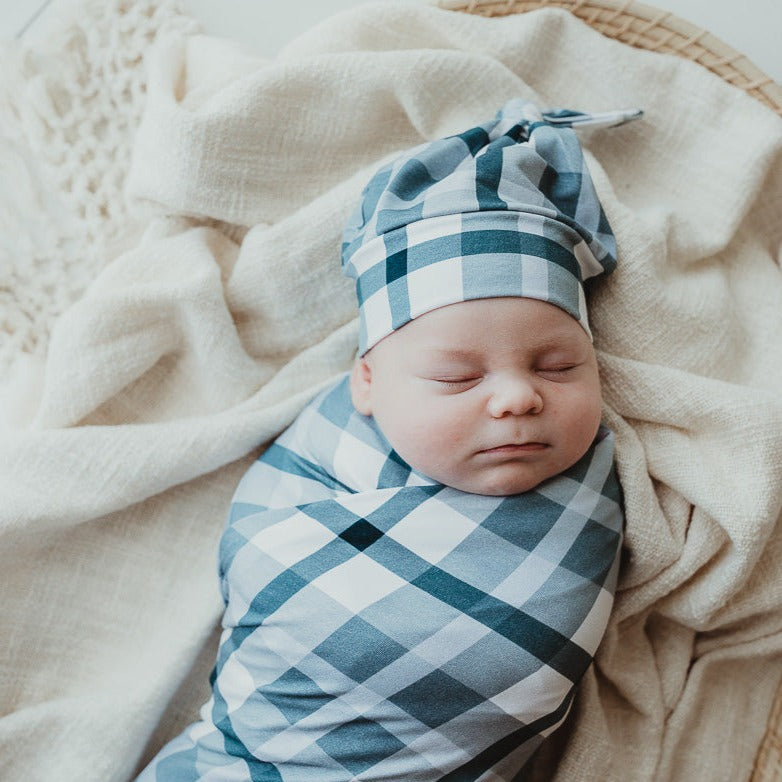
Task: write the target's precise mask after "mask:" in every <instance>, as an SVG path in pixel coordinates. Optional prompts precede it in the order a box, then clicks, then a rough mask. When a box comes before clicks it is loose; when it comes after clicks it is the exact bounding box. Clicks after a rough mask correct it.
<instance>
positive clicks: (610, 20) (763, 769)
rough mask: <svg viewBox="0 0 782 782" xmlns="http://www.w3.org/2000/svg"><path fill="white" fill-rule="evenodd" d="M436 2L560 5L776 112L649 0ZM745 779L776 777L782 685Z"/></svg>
mask: <svg viewBox="0 0 782 782" xmlns="http://www.w3.org/2000/svg"><path fill="white" fill-rule="evenodd" d="M437 5H439V6H440V7H442V8H446V9H449V10H452V11H464V12H467V13H472V14H480V15H481V16H505V15H509V14H520V13H525V12H527V11H534V10H537V9H539V8H563V9H565V10H567V11H570V13H572V14H574V15H575V16H577V17H578V18H579V19H582V20H583V21H585V22H586V23H587V24H589V25H591V26H592V27H594V28H595V29H596V30H598V31H599V32H601V33H602V34H603V35H606V36H608V37H609V38H615V39H616V40H618V41H621V42H622V43H626V44H629V45H630V46H636V47H638V48H640V49H647V50H650V51H653V52H661V53H663V54H675V55H678V56H679V57H684V58H686V59H688V60H692V61H694V62H696V63H698V64H700V65H702V66H703V67H704V68H707V69H708V70H710V71H712V72H713V73H716V74H717V75H718V76H720V77H721V78H723V79H724V80H725V81H727V82H728V83H729V84H732V85H733V86H735V87H737V88H739V89H742V90H745V91H746V92H747V93H748V94H749V95H752V96H753V97H754V98H757V99H758V100H759V101H761V102H762V103H764V104H766V105H767V106H769V107H770V108H771V109H773V110H774V111H775V112H776V113H777V114H779V115H780V116H782V86H780V85H779V84H777V83H776V82H775V81H774V80H773V79H771V78H770V77H769V76H767V75H766V74H765V73H763V71H761V70H760V69H759V68H758V67H757V66H756V65H754V63H752V62H751V61H750V60H749V59H748V58H747V57H745V56H744V55H743V54H741V53H740V52H737V51H736V50H735V49H732V48H731V47H730V46H728V45H727V44H726V43H724V42H723V41H721V40H720V39H719V38H717V37H715V36H714V35H712V34H711V33H709V32H708V31H707V30H703V29H701V28H699V27H696V26H695V25H694V24H691V23H690V22H687V21H685V20H684V19H680V18H678V17H676V16H674V15H673V14H670V13H668V12H666V11H661V10H660V9H659V8H654V7H653V6H650V5H644V4H641V3H636V2H634V1H633V0H438V2H437ZM726 738H728V737H726ZM749 782H782V688H780V690H779V692H778V693H777V696H776V699H775V703H774V707H773V709H772V713H771V716H770V718H769V721H768V725H767V728H766V734H765V737H764V739H763V741H762V743H761V746H760V749H759V751H758V755H757V757H756V759H755V767H754V769H753V771H752V774H751V778H750V780H749Z"/></svg>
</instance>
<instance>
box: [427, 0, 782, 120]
mask: <svg viewBox="0 0 782 782" xmlns="http://www.w3.org/2000/svg"><path fill="white" fill-rule="evenodd" d="M435 2H436V5H437V6H439V7H440V8H443V9H445V10H449V11H462V12H466V13H473V14H479V15H482V16H507V15H511V14H515V13H526V12H527V11H534V10H538V9H542V8H561V9H563V10H566V11H569V12H570V13H572V14H573V15H574V16H577V17H578V18H579V19H581V20H582V21H585V22H586V23H587V24H589V25H591V26H592V27H594V28H595V29H597V30H598V31H599V32H601V33H602V34H603V35H606V36H607V37H609V38H614V39H615V40H618V41H620V42H622V43H625V44H628V45H630V46H635V47H636V48H639V49H646V50H648V51H656V52H659V53H664V54H675V55H678V56H679V57H682V58H684V59H688V60H691V61H693V62H696V63H697V64H698V65H700V66H702V67H704V68H706V69H707V70H709V71H711V72H712V73H715V74H716V75H717V76H719V77H720V78H722V79H723V80H724V81H726V82H728V83H729V84H730V85H732V86H734V87H737V88H739V89H741V90H744V91H745V92H746V93H747V94H749V95H751V96H752V97H753V98H756V99H757V100H759V101H760V102H761V103H764V104H765V105H766V106H768V107H769V108H771V109H772V110H773V111H775V112H776V113H777V114H778V115H779V116H780V117H782V85H780V84H778V83H777V82H775V81H774V80H773V79H772V78H771V77H770V76H769V75H768V74H766V73H764V72H763V71H762V70H761V69H760V68H759V67H758V66H757V65H755V63H754V62H752V60H751V59H750V58H749V57H747V56H746V55H745V54H743V53H742V52H740V51H738V50H737V49H735V48H733V47H732V46H730V45H729V44H727V43H725V41H723V40H722V39H721V38H718V37H717V36H716V35H714V34H713V33H711V32H709V31H708V30H706V29H705V28H702V27H699V26H698V25H696V24H693V23H692V22H690V21H688V20H686V19H682V18H681V17H679V16H676V15H675V14H674V13H672V12H670V11H663V10H662V9H660V8H656V7H655V6H653V5H647V4H645V3H641V2H637V1H636V0H435Z"/></svg>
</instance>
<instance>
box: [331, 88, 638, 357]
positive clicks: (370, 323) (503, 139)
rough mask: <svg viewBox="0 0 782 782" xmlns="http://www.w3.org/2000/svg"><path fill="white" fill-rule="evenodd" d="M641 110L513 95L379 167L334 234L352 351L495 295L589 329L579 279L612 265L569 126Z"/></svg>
mask: <svg viewBox="0 0 782 782" xmlns="http://www.w3.org/2000/svg"><path fill="white" fill-rule="evenodd" d="M640 114H641V112H640V111H637V110H633V111H629V112H624V111H622V112H611V113H605V114H593V115H590V114H583V113H580V112H573V111H562V110H560V111H555V112H548V113H542V112H541V111H540V110H539V109H538V108H537V107H536V106H535V105H534V104H532V103H530V102H528V101H525V100H520V99H516V100H511V101H509V102H508V103H506V104H505V106H503V108H502V109H501V110H500V111H499V113H498V114H497V116H496V117H495V119H494V120H492V121H491V122H488V123H485V124H483V125H478V126H477V127H474V128H470V129H469V130H466V131H464V132H463V133H459V134H457V135H454V136H449V137H447V138H443V139H438V140H436V141H432V142H429V143H425V144H422V145H420V146H417V147H415V148H413V149H411V150H409V151H407V152H405V153H404V154H402V155H401V156H400V157H398V158H396V159H395V160H394V161H393V162H391V163H389V164H388V165H386V166H384V167H382V168H381V169H380V170H379V171H378V172H377V173H376V174H375V175H374V177H373V178H372V179H371V180H370V182H369V184H368V185H367V186H366V188H365V189H364V192H363V195H362V198H361V201H360V203H359V206H358V208H357V209H356V211H355V212H354V214H353V216H352V218H351V219H350V220H349V222H348V224H347V226H346V228H345V231H344V235H343V245H342V267H343V272H344V274H346V275H347V276H348V277H351V278H353V279H355V281H356V294H357V297H358V304H359V314H360V323H361V326H360V337H359V351H360V354H362V355H363V354H364V353H365V352H366V351H367V350H369V349H370V348H371V347H372V346H373V345H375V344H377V343H378V342H379V341H380V340H381V339H382V338H383V337H385V336H386V335H388V334H390V333H391V332H393V331H395V330H397V329H399V328H401V327H402V326H404V325H405V323H407V322H409V321H410V320H412V319H413V318H416V317H418V316H419V315H422V314H424V313H425V312H428V311H430V310H433V309H436V308H438V307H442V306H445V305H447V304H454V303H456V302H460V301H467V300H470V299H482V298H491V297H495V296H522V297H527V298H533V299H540V300H542V301H547V302H550V303H552V304H555V305H556V306H558V307H560V308H562V309H563V310H565V311H566V312H567V313H569V314H570V315H572V316H573V317H574V318H575V319H576V320H577V321H578V322H579V323H580V324H581V325H582V326H583V327H584V329H585V330H586V331H587V333H588V334H589V333H590V332H589V324H588V320H587V311H586V301H585V297H584V281H585V280H587V279H589V278H591V277H595V276H596V275H599V274H602V273H607V272H611V271H612V270H613V269H614V267H615V266H616V242H615V239H614V235H613V233H612V231H611V227H610V226H609V224H608V221H607V220H606V217H605V214H604V212H603V209H602V206H601V205H600V201H599V200H598V197H597V193H596V192H595V188H594V185H593V183H592V178H591V176H590V174H589V171H588V169H587V166H586V162H585V160H584V156H583V153H582V150H581V145H580V143H579V141H578V139H577V138H576V134H575V133H574V131H573V129H572V128H573V127H574V126H576V125H617V124H621V123H622V122H626V121H628V120H630V119H634V118H636V117H637V116H640Z"/></svg>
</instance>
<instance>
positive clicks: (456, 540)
mask: <svg viewBox="0 0 782 782" xmlns="http://www.w3.org/2000/svg"><path fill="white" fill-rule="evenodd" d="M438 510H442V513H438ZM476 526H477V525H476V524H475V522H474V521H472V520H471V519H468V518H467V517H466V516H463V515H462V514H461V513H458V512H457V511H456V510H455V509H454V508H453V507H450V506H447V505H444V504H443V503H440V502H439V501H438V500H437V499H436V498H432V499H430V500H429V502H426V503H424V504H423V505H419V506H418V507H416V508H414V509H413V510H412V511H410V513H408V514H407V515H406V516H405V517H404V518H402V519H401V520H400V521H398V522H397V523H396V524H395V525H394V526H393V527H392V528H391V529H390V530H389V531H388V532H387V533H386V534H387V535H388V537H389V538H393V539H394V540H395V541H396V542H397V543H400V544H401V545H403V546H405V548H408V549H410V551H412V552H413V553H414V554H417V555H418V556H419V557H421V558H422V559H425V560H426V561H427V562H431V563H432V564H433V565H436V564H437V563H438V562H440V561H441V560H442V559H443V557H445V556H447V555H448V554H450V553H451V551H453V550H454V549H455V548H456V547H457V546H458V545H459V544H460V543H461V542H462V541H463V540H464V539H465V538H466V537H467V536H468V535H469V534H470V533H471V532H472V531H473V530H474V529H475V527H476Z"/></svg>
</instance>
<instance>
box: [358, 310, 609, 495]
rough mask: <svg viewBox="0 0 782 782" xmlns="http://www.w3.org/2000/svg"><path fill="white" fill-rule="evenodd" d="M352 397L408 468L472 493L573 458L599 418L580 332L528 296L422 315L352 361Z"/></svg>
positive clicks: (521, 480)
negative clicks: (410, 467)
mask: <svg viewBox="0 0 782 782" xmlns="http://www.w3.org/2000/svg"><path fill="white" fill-rule="evenodd" d="M351 394H352V398H353V404H354V406H355V407H356V409H357V410H358V411H359V412H361V413H363V414H364V415H372V416H374V418H375V421H376V422H377V425H378V426H379V427H380V430H381V431H382V432H383V434H384V435H385V436H386V438H387V439H388V441H389V442H390V443H391V445H392V446H393V447H394V449H395V450H396V452H397V453H398V454H399V455H400V456H401V457H402V458H403V459H404V460H405V461H406V462H407V463H408V464H409V465H411V466H412V467H414V468H415V469H416V470H418V471H419V472H421V473H423V474H424V475H427V476H428V477H430V478H432V479H433V480H435V481H438V482H439V483H444V484H446V485H447V486H452V487H454V488H456V489H461V490H462V491H467V492H474V493H476V494H490V495H510V494H517V493H519V492H523V491H528V490H529V489H532V488H534V487H535V486H537V485H538V484H539V483H541V482H542V481H544V480H546V479H547V478H550V477H551V476H553V475H556V474H558V473H560V472H562V471H563V470H566V469H567V468H568V467H570V466H571V465H573V464H575V463H576V462H577V461H578V460H579V459H580V458H581V457H582V456H583V455H584V453H586V451H587V449H588V448H589V446H590V445H591V444H592V441H593V440H594V438H595V435H596V434H597V429H598V426H599V425H600V415H601V398H600V381H599V378H598V372H597V361H596V359H595V352H594V350H593V348H592V343H591V342H590V340H589V337H588V336H587V335H586V333H585V332H584V330H583V329H582V328H581V326H579V324H578V323H577V322H576V321H575V320H574V319H573V318H572V317H570V316H569V315H568V314H567V313H566V312H564V311H563V310H561V309H559V308H558V307H555V306H554V305H553V304H548V303H547V302H542V301H537V300H535V299H525V298H513V297H508V298H494V299H477V300H474V301H466V302H460V303H458V304H451V305H448V306H446V307H441V308H440V309H437V310H433V311H431V312H427V313H426V314H424V315H422V316H420V317H418V318H416V319H415V320H412V321H410V323H408V324H406V325H405V326H404V327H403V328H401V329H400V330H399V331H396V332H394V333H393V334H390V335H389V336H388V337H386V338H385V339H383V340H381V341H380V342H379V343H378V344H377V345H375V346H374V347H373V348H372V349H371V350H370V351H369V352H368V353H367V354H366V355H365V356H364V357H363V358H361V359H358V360H357V361H356V364H355V367H354V369H353V374H352V377H351Z"/></svg>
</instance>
